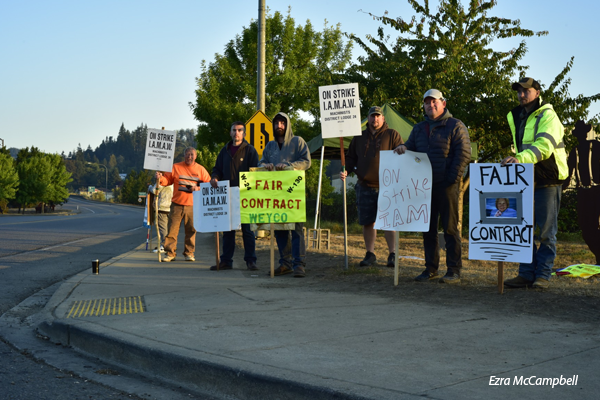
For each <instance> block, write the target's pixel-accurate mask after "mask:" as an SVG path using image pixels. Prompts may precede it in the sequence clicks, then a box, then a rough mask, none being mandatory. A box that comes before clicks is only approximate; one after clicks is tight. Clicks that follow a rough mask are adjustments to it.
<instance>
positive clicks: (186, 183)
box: [160, 162, 210, 206]
mask: <svg viewBox="0 0 600 400" xmlns="http://www.w3.org/2000/svg"><path fill="white" fill-rule="evenodd" d="M201 182H210V175H209V174H208V172H207V171H206V169H205V168H204V167H203V166H202V165H200V164H198V163H193V164H192V165H189V166H188V165H187V164H186V163H185V162H179V163H176V164H173V171H172V172H171V173H169V172H165V173H164V174H163V176H162V178H160V185H161V186H169V185H171V184H172V185H173V200H172V201H173V203H175V204H179V205H180V206H191V205H193V204H194V198H193V196H192V192H193V191H194V187H195V186H200V183H201Z"/></svg>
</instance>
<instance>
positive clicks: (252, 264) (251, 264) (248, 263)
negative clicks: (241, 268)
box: [246, 261, 258, 271]
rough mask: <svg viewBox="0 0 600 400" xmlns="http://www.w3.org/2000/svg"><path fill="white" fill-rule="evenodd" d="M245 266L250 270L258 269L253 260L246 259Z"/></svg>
mask: <svg viewBox="0 0 600 400" xmlns="http://www.w3.org/2000/svg"><path fill="white" fill-rule="evenodd" d="M246 268H248V269H249V270H250V271H258V267H257V266H256V263H255V262H254V261H248V262H247V263H246Z"/></svg>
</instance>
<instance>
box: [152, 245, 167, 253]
mask: <svg viewBox="0 0 600 400" xmlns="http://www.w3.org/2000/svg"><path fill="white" fill-rule="evenodd" d="M152 252H153V253H157V252H158V249H157V248H156V247H155V248H154V250H152ZM160 252H161V253H164V252H165V248H164V247H162V246H160Z"/></svg>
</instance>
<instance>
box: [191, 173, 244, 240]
mask: <svg viewBox="0 0 600 400" xmlns="http://www.w3.org/2000/svg"><path fill="white" fill-rule="evenodd" d="M217 184H218V186H217V187H216V188H214V187H212V186H211V184H210V183H209V182H204V183H201V184H200V190H197V191H195V192H193V196H194V206H193V209H194V229H196V230H197V231H198V232H228V231H230V230H231V229H232V228H231V197H230V190H229V189H230V188H229V181H220V182H217ZM238 204H239V203H238Z"/></svg>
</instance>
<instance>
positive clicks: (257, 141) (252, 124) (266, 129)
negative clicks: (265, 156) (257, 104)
mask: <svg viewBox="0 0 600 400" xmlns="http://www.w3.org/2000/svg"><path fill="white" fill-rule="evenodd" d="M245 139H246V141H247V142H248V143H250V144H251V145H252V146H254V147H255V148H256V151H257V152H258V158H259V159H260V158H261V157H262V153H263V150H264V149H265V147H266V146H267V143H269V140H271V139H273V122H272V121H271V120H270V119H269V118H268V117H267V116H266V115H265V113H263V112H262V111H261V110H258V111H257V112H255V113H254V115H253V116H252V118H250V119H249V120H248V121H247V122H246V137H245Z"/></svg>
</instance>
